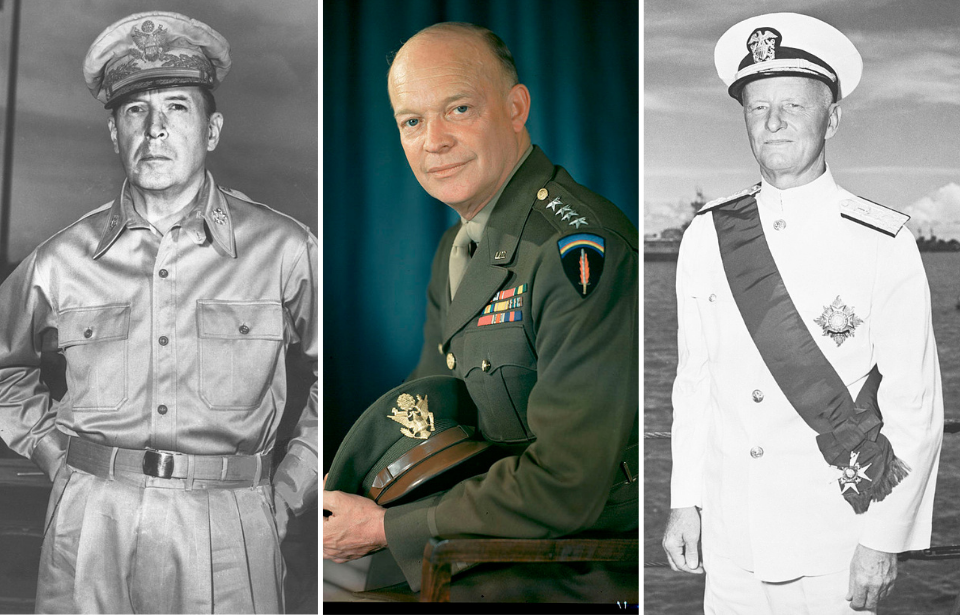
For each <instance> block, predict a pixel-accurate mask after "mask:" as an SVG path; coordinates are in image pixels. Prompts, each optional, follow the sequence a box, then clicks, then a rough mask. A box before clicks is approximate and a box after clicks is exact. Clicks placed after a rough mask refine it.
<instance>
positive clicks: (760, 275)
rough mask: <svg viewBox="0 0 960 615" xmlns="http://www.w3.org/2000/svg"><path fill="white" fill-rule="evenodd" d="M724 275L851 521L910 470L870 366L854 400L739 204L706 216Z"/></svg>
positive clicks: (752, 213) (749, 204) (754, 221)
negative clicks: (888, 429) (891, 434)
mask: <svg viewBox="0 0 960 615" xmlns="http://www.w3.org/2000/svg"><path fill="white" fill-rule="evenodd" d="M713 223H714V226H715V227H716V230H717V238H718V240H719V243H720V256H721V259H722V261H723V269H724V272H725V273H726V276H727V281H728V283H729V284H730V290H731V291H733V297H734V299H735V301H736V303H737V307H738V308H739V310H740V315H741V316H742V317H743V321H744V323H745V324H746V325H747V330H748V331H749V332H750V336H751V337H752V338H753V342H754V344H756V347H757V350H759V351H760V356H761V357H762V358H763V361H764V363H766V366H767V368H768V369H769V370H770V373H771V374H772V375H773V378H774V380H776V382H777V385H779V387H780V389H781V390H782V391H783V393H784V395H785V396H786V398H787V400H788V401H789V402H790V404H791V405H792V406H793V408H794V409H795V410H796V411H797V413H798V414H799V415H800V417H801V418H802V419H803V420H804V422H806V424H807V425H809V426H810V428H811V429H813V430H814V431H816V432H817V434H819V435H818V436H817V446H818V447H819V448H820V452H821V454H822V455H823V458H824V459H825V460H826V462H827V463H828V464H830V465H832V466H836V467H838V468H839V469H841V470H842V475H841V477H840V478H838V482H839V483H840V487H841V489H842V491H841V494H842V495H843V497H844V498H846V500H847V502H848V503H849V504H850V505H851V506H852V507H853V510H854V511H855V512H856V513H857V514H861V513H863V512H866V510H867V508H868V507H869V506H870V502H872V501H878V502H879V501H880V500H883V499H884V498H885V497H886V496H887V495H888V494H889V493H890V492H891V491H892V490H893V488H894V487H896V486H897V485H898V484H899V483H900V481H901V480H903V479H904V478H905V477H906V476H907V474H908V473H909V471H910V468H909V467H907V465H906V464H905V463H904V462H903V461H901V460H900V459H897V457H896V456H895V455H894V452H893V447H892V446H891V445H890V441H889V440H887V438H886V437H885V436H884V435H883V434H881V433H880V428H881V427H882V426H883V420H882V416H881V414H880V408H879V406H878V405H877V390H878V388H879V386H880V380H881V378H882V376H881V375H880V371H879V369H878V368H877V366H876V365H874V367H873V369H872V370H871V371H870V373H869V374H868V376H867V380H866V382H865V383H864V385H863V387H862V388H861V390H860V393H859V394H858V395H857V400H856V402H854V400H853V397H852V396H851V395H850V392H849V391H848V390H847V387H846V386H845V385H844V383H843V381H842V380H841V379H840V376H839V375H838V374H837V372H836V370H835V369H834V368H833V366H832V365H831V364H830V361H828V360H827V358H826V356H824V354H823V352H822V351H821V350H820V347H819V346H817V343H816V341H814V339H813V336H812V335H811V334H810V331H809V330H808V329H807V327H806V325H805V324H804V323H803V319H802V318H801V316H800V314H799V312H798V311H797V308H796V307H795V306H794V304H793V300H792V299H791V298H790V294H789V293H788V292H787V287H786V285H785V284H784V282H783V278H782V277H781V276H780V271H779V270H778V269H777V264H776V262H775V261H774V260H773V255H772V254H771V253H770V248H769V246H768V245H767V240H766V238H765V237H764V235H763V229H762V227H761V226H760V215H759V212H758V210H757V201H756V198H754V197H753V196H746V197H744V198H741V199H739V200H736V201H732V202H730V203H727V204H725V205H722V206H719V207H717V208H715V209H713Z"/></svg>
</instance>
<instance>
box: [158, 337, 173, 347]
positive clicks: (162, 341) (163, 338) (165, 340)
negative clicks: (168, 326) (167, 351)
mask: <svg viewBox="0 0 960 615" xmlns="http://www.w3.org/2000/svg"><path fill="white" fill-rule="evenodd" d="M157 341H159V342H160V345H161V346H166V345H167V344H168V343H169V342H170V340H169V339H167V336H166V335H161V336H160V339H159V340H157Z"/></svg>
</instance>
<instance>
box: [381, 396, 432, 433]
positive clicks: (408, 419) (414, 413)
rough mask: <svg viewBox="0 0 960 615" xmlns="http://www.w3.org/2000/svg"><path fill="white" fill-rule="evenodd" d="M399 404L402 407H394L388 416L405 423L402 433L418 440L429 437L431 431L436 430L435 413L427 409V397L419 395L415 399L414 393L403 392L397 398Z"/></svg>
mask: <svg viewBox="0 0 960 615" xmlns="http://www.w3.org/2000/svg"><path fill="white" fill-rule="evenodd" d="M397 405H398V406H400V409H399V410H398V409H397V408H392V409H391V414H388V415H387V418H389V419H393V420H394V421H396V422H398V423H400V424H401V425H403V427H401V428H400V433H402V434H403V435H405V436H407V437H408V438H416V439H418V440H426V439H427V438H429V437H430V432H431V431H434V426H433V413H432V412H430V411H429V410H428V409H427V398H426V397H420V396H419V395H417V398H416V399H414V398H413V395H410V394H409V393H403V394H402V395H400V397H398V398H397Z"/></svg>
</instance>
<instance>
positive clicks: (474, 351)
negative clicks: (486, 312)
mask: <svg viewBox="0 0 960 615" xmlns="http://www.w3.org/2000/svg"><path fill="white" fill-rule="evenodd" d="M463 353H464V356H463V359H464V365H465V366H467V369H466V371H465V373H469V372H471V371H473V370H474V369H481V370H483V371H485V372H489V373H494V372H496V371H497V370H498V369H500V368H501V367H504V366H507V365H512V366H515V367H522V368H524V369H529V370H535V369H537V359H536V356H535V355H534V353H533V350H532V349H531V348H530V343H529V342H528V341H527V336H526V334H525V333H524V331H523V327H504V326H502V325H498V326H497V327H496V328H493V330H490V331H482V330H478V331H470V332H468V333H467V335H466V336H465V337H464V350H463ZM485 364H486V369H483V367H484V365H485Z"/></svg>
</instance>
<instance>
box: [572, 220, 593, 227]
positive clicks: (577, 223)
mask: <svg viewBox="0 0 960 615" xmlns="http://www.w3.org/2000/svg"><path fill="white" fill-rule="evenodd" d="M581 224H587V219H586V218H577V219H576V220H573V221H571V222H570V226H575V227H577V228H580V225H581ZM587 226H589V225H587Z"/></svg>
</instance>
